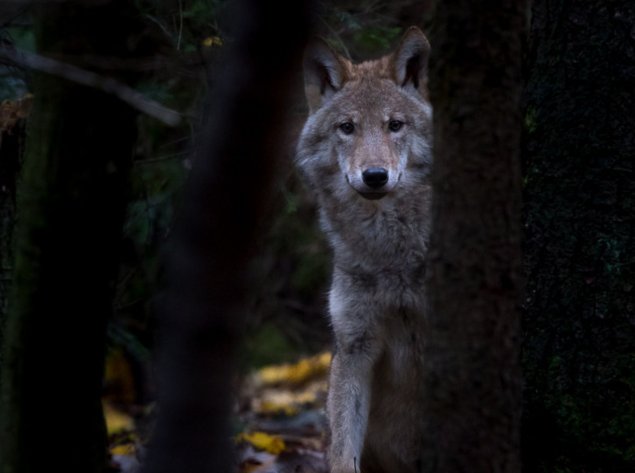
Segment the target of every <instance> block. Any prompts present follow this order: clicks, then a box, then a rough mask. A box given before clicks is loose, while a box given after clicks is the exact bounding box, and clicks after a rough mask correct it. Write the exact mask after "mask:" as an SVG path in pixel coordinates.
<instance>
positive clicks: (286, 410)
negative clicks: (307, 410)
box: [256, 401, 300, 416]
mask: <svg viewBox="0 0 635 473" xmlns="http://www.w3.org/2000/svg"><path fill="white" fill-rule="evenodd" d="M256 412H258V413H259V414H284V415H286V416H294V415H296V414H297V413H298V412H300V409H298V407H297V406H294V405H292V404H287V403H277V402H273V401H262V402H261V403H260V404H259V405H258V408H257V409H256Z"/></svg>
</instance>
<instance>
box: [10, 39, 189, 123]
mask: <svg viewBox="0 0 635 473" xmlns="http://www.w3.org/2000/svg"><path fill="white" fill-rule="evenodd" d="M0 59H8V60H9V61H11V62H12V63H14V64H16V65H18V66H22V67H27V68H29V69H34V70H36V71H40V72H44V73H47V74H51V75H54V76H57V77H61V78H63V79H66V80H69V81H72V82H75V83H77V84H81V85H85V86H87V87H93V88H95V89H98V90H101V91H103V92H106V93H109V94H112V95H114V96H116V97H118V98H119V99H120V100H122V101H124V102H126V103H127V104H128V105H130V106H131V107H133V108H135V109H136V110H139V111H140V112H142V113H145V114H146V115H149V116H151V117H153V118H156V119H157V120H159V121H161V122H163V123H165V124H166V125H168V126H176V125H178V124H179V123H180V121H181V115H180V114H179V112H176V111H175V110H172V109H169V108H167V107H165V106H163V105H161V104H160V103H158V102H156V101H154V100H152V99H149V98H147V97H145V96H144V95H143V94H141V93H139V92H137V91H136V90H134V89H133V88H131V87H128V86H127V85H125V84H123V83H122V82H120V81H118V80H116V79H113V78H112V77H105V76H102V75H99V74H97V73H95V72H92V71H87V70H85V69H82V68H80V67H77V66H74V65H72V64H68V63H65V62H61V61H58V60H56V59H52V58H50V57H46V56H41V55H39V54H35V53H30V52H27V51H21V50H14V49H9V48H7V47H2V48H0Z"/></svg>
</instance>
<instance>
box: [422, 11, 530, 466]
mask: <svg viewBox="0 0 635 473" xmlns="http://www.w3.org/2000/svg"><path fill="white" fill-rule="evenodd" d="M527 9H528V6H527V2H524V1H517V2H503V1H500V2H495V3H494V4H488V7H487V8H483V6H482V5H481V4H476V3H474V2H470V1H467V0H464V1H455V2H437V5H436V14H435V26H436V31H434V32H433V35H432V41H431V43H432V51H433V53H432V54H433V55H432V57H431V73H430V76H431V97H432V102H433V106H434V120H435V123H434V139H435V143H434V146H435V150H434V153H435V158H434V159H435V164H434V169H433V186H434V187H433V189H434V198H433V208H432V219H433V225H432V237H431V241H430V250H429V266H428V269H429V280H428V287H427V288H426V290H427V293H428V295H429V298H430V312H429V317H428V326H427V333H426V334H425V337H426V344H425V348H424V350H425V351H424V359H425V363H426V365H425V369H426V373H425V377H424V378H425V379H424V382H425V393H426V394H425V397H424V400H423V401H424V406H425V415H424V419H423V420H422V422H424V426H425V431H424V438H423V462H422V468H421V471H422V472H426V473H429V472H443V473H450V472H465V471H470V472H472V473H480V472H483V473H485V472H488V473H489V472H510V473H511V472H518V471H520V454H519V443H520V440H519V429H520V425H519V422H520V406H521V400H520V394H521V389H520V386H521V383H520V372H519V359H518V353H519V339H518V332H519V315H518V311H517V305H518V299H519V294H518V290H519V272H520V205H519V203H520V199H519V197H520V177H519V176H520V173H519V167H520V166H519V162H520V161H519V153H520V151H519V150H520V134H521V128H522V127H521V121H520V103H519V97H520V92H521V86H522V81H521V58H522V44H523V36H524V32H525V24H526V22H527V16H526V14H527Z"/></svg>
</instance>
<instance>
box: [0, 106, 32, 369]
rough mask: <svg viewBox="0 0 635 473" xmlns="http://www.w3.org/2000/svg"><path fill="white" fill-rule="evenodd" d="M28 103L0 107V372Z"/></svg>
mask: <svg viewBox="0 0 635 473" xmlns="http://www.w3.org/2000/svg"><path fill="white" fill-rule="evenodd" d="M30 103H31V98H30V97H25V98H23V99H21V100H15V101H11V102H5V103H3V104H2V105H0V113H2V114H3V115H4V118H5V120H4V122H3V123H2V127H0V371H1V369H2V345H3V339H4V327H5V322H6V314H7V301H8V295H9V288H10V286H11V278H12V270H13V227H14V225H15V202H16V183H17V179H18V172H19V169H20V162H21V158H22V151H23V144H24V139H25V130H24V128H25V117H26V115H27V114H28V110H29V108H30ZM0 378H1V377H0Z"/></svg>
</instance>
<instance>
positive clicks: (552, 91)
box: [523, 0, 635, 473]
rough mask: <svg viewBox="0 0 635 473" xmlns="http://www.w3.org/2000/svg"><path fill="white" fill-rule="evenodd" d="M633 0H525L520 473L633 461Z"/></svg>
mask: <svg viewBox="0 0 635 473" xmlns="http://www.w3.org/2000/svg"><path fill="white" fill-rule="evenodd" d="M634 34H635V4H633V2H632V1H631V0H622V1H615V0H612V1H605V0H584V1H577V2H567V1H563V0H560V1H546V0H536V2H535V5H534V14H533V23H532V34H531V55H530V64H529V66H530V68H529V77H528V83H527V90H526V95H527V109H526V118H525V120H526V129H527V138H526V149H525V157H524V166H525V176H526V185H525V195H524V198H525V206H526V208H525V221H526V228H527V238H526V244H525V254H526V272H527V300H526V304H525V309H524V315H523V333H524V343H523V363H524V370H525V377H526V390H525V399H526V402H525V408H524V420H523V449H524V465H525V466H526V468H525V471H527V472H556V471H580V472H587V473H596V472H598V473H599V472H606V473H609V472H611V473H618V472H627V471H628V472H632V471H635V287H634V284H635V174H634V172H635V167H634V162H635V113H634V110H635V94H634V91H635V40H634Z"/></svg>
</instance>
